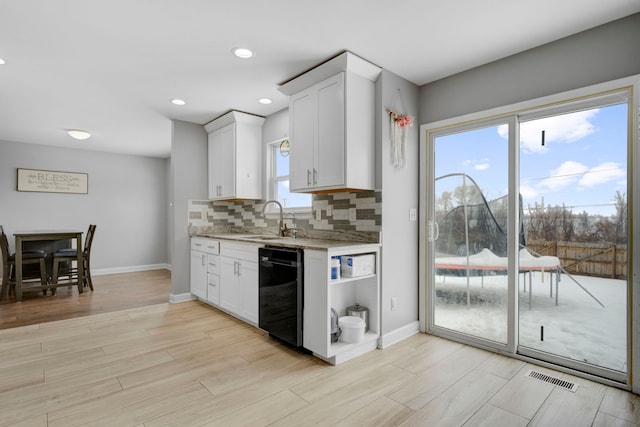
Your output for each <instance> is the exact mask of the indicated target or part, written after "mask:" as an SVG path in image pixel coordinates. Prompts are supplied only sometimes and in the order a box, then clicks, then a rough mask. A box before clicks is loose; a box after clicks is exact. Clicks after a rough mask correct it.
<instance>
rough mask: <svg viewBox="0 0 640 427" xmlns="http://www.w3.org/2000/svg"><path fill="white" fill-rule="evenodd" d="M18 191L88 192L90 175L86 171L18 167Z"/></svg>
mask: <svg viewBox="0 0 640 427" xmlns="http://www.w3.org/2000/svg"><path fill="white" fill-rule="evenodd" d="M17 187H18V191H31V192H41V193H71V194H87V193H88V192H89V175H88V174H86V173H75V172H57V171H47V170H36V169H18V180H17Z"/></svg>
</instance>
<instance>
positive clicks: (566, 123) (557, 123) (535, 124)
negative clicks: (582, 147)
mask: <svg viewBox="0 0 640 427" xmlns="http://www.w3.org/2000/svg"><path fill="white" fill-rule="evenodd" d="M599 111H600V110H598V109H592V110H586V111H578V112H576V113H570V114H563V115H560V116H552V117H547V118H543V119H537V120H532V121H529V122H523V123H521V124H520V144H521V148H522V150H523V151H524V152H525V153H544V152H546V151H548V146H547V144H549V143H571V142H575V141H578V140H579V139H582V138H584V137H586V136H588V135H590V134H592V133H593V132H595V131H596V127H595V126H594V125H593V124H592V123H591V121H590V120H591V119H592V118H594V117H595V115H596V114H598V112H599ZM507 129H508V128H507V125H501V126H498V135H500V137H502V138H504V139H507V138H508V131H507ZM543 130H544V131H545V145H542V131H543Z"/></svg>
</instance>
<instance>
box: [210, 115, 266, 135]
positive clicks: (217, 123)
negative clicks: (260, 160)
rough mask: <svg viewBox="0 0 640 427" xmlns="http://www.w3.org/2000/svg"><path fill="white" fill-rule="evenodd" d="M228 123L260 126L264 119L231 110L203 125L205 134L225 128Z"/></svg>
mask: <svg viewBox="0 0 640 427" xmlns="http://www.w3.org/2000/svg"><path fill="white" fill-rule="evenodd" d="M230 123H246V124H248V125H256V126H262V124H263V123H264V117H262V116H257V115H255V114H250V113H243V112H242V111H237V110H231V111H229V112H228V113H225V114H223V115H221V116H219V117H216V118H215V119H213V120H211V121H210V122H209V123H207V124H205V125H204V128H205V130H206V131H207V133H211V132H213V131H214V130H218V129H220V128H223V127H225V126H226V125H228V124H230Z"/></svg>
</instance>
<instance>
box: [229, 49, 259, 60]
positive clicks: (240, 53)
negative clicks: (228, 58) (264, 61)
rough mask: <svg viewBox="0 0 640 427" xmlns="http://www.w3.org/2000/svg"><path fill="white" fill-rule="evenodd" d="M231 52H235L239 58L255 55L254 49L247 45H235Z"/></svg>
mask: <svg viewBox="0 0 640 427" xmlns="http://www.w3.org/2000/svg"><path fill="white" fill-rule="evenodd" d="M231 52H233V54H234V55H235V56H237V57H238V58H242V59H248V58H251V57H252V56H253V55H255V54H254V53H253V51H252V50H250V49H247V48H245V47H234V48H233V49H231Z"/></svg>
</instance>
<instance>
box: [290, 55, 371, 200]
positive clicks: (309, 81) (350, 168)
mask: <svg viewBox="0 0 640 427" xmlns="http://www.w3.org/2000/svg"><path fill="white" fill-rule="evenodd" d="M379 73H380V68H379V67H376V66H375V65H373V64H371V63H369V62H367V61H365V60H363V59H362V58H359V57H357V56H355V55H353V54H352V53H350V52H345V53H343V54H341V55H339V56H337V57H335V58H333V59H331V60H329V61H327V62H325V63H324V64H321V65H319V66H318V67H316V68H314V69H312V70H310V71H308V72H307V73H305V74H303V75H301V76H299V77H296V78H295V79H293V80H291V81H289V82H287V83H285V84H284V85H282V86H281V87H280V91H281V92H283V93H284V94H286V95H289V96H290V98H289V117H290V136H289V137H290V140H291V147H290V155H291V161H290V188H291V190H292V191H296V192H310V193H313V192H324V191H333V190H351V189H354V190H372V189H374V186H375V143H374V118H375V116H374V114H375V112H374V105H375V102H374V101H375V99H374V97H375V88H374V84H375V83H374V82H375V80H376V79H377V77H378V75H379Z"/></svg>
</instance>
